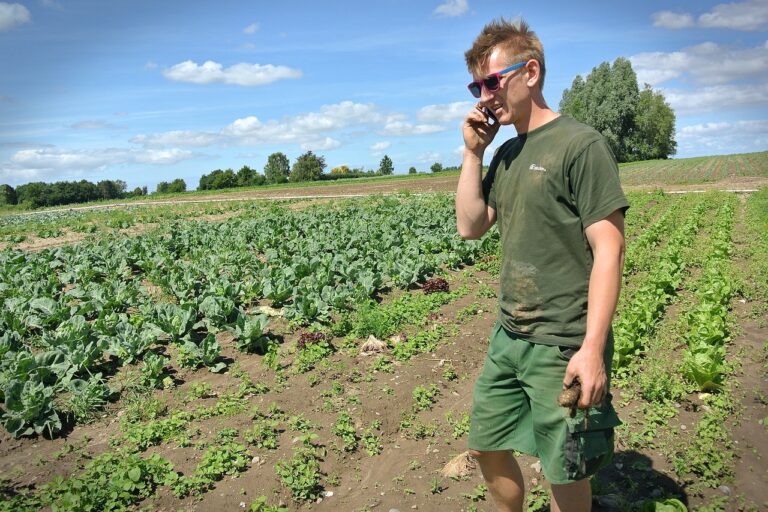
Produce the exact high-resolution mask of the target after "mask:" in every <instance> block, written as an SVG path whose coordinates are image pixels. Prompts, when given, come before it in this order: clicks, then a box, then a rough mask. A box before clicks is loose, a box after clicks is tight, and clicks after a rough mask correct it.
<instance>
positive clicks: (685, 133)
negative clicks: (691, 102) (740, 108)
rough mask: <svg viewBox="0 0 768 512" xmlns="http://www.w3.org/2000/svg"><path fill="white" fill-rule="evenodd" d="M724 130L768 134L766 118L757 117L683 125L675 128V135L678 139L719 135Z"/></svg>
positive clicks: (724, 131)
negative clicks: (746, 119)
mask: <svg viewBox="0 0 768 512" xmlns="http://www.w3.org/2000/svg"><path fill="white" fill-rule="evenodd" d="M726 132H733V133H738V134H744V135H746V134H768V120H765V119H757V120H749V121H736V122H729V121H723V122H719V123H701V124H694V125H691V126H684V127H682V128H680V129H679V130H677V137H678V139H686V138H690V137H699V136H709V135H717V136H721V135H723V134H724V133H726Z"/></svg>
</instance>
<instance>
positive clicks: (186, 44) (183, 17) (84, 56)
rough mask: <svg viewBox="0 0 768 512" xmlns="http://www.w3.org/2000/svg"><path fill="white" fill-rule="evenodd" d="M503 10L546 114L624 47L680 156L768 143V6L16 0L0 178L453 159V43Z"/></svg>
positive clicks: (5, 55)
mask: <svg viewBox="0 0 768 512" xmlns="http://www.w3.org/2000/svg"><path fill="white" fill-rule="evenodd" d="M499 16H504V17H506V18H515V17H518V16H522V17H523V18H525V19H526V20H527V21H528V22H529V23H530V25H531V26H532V28H533V29H534V30H535V31H536V32H537V33H538V34H539V36H540V38H541V39H542V41H543V43H544V49H545V54H546V58H547V80H546V87H545V90H544V94H545V97H546V99H547V102H548V103H549V105H550V106H551V107H552V108H554V109H557V106H558V104H559V102H560V98H561V96H562V92H563V90H564V89H565V88H567V87H569V86H570V85H571V83H572V81H573V79H574V77H575V76H576V75H577V74H581V75H583V76H585V75H586V74H588V73H589V72H590V71H591V69H592V68H593V67H595V66H597V65H599V64H600V63H601V62H603V61H609V62H613V61H614V60H615V59H616V58H617V57H627V58H629V59H630V60H631V61H632V63H633V67H634V69H635V71H636V72H637V74H638V79H639V81H640V83H641V84H642V83H644V82H648V83H651V84H652V85H653V86H654V88H655V89H658V90H661V91H662V92H663V93H664V94H665V96H666V98H667V100H668V101H669V103H670V104H671V106H672V107H673V108H674V109H675V111H676V114H677V127H676V128H677V141H678V154H677V155H676V156H677V157H689V156H698V155H711V154H728V153H740V152H751V151H762V150H766V149H768V32H767V31H766V30H767V29H768V0H746V1H736V2H733V3H723V2H712V1H667V2H656V1H644V2H616V1H593V2H572V1H570V0H569V1H553V2H547V1H537V2H529V1H511V0H505V1H492V0H486V1H482V0H448V1H444V0H431V1H426V0H421V1H419V0H408V1H405V0H386V1H384V0H370V1H367V2H359V1H355V2H351V1H347V0H341V1H331V0H329V1H326V2H318V1H309V0H295V1H292V2H273V1H270V2H264V1H256V0H251V1H248V2H246V1H235V0H219V1H217V2H210V1H208V2H203V1H197V0H188V1H185V2H179V1H166V2H158V1H145V0H131V1H128V0H110V1H96V0H92V1H82V0H80V1H77V0H17V1H15V2H14V1H12V0H11V1H0V69H1V70H2V72H0V183H8V184H11V185H14V186H16V185H19V184H22V183H27V182H30V181H58V180H79V179H88V180H91V181H98V180H101V179H121V180H124V181H126V182H127V183H128V186H129V187H130V188H133V187H137V186H145V185H146V186H148V187H149V189H150V190H153V189H154V187H155V185H156V184H157V183H158V182H159V181H169V180H172V179H175V178H183V179H185V181H186V182H187V186H188V189H194V188H196V187H197V185H198V181H199V178H200V176H201V175H202V174H204V173H208V172H210V171H212V170H214V169H218V168H220V169H226V168H233V169H234V170H237V169H239V168H240V167H241V166H243V165H249V166H251V167H253V168H255V169H257V170H259V171H261V170H262V169H263V167H264V164H265V163H266V160H267V157H268V155H269V154H271V153H273V152H276V151H282V152H283V153H285V154H286V155H287V156H288V157H289V159H290V160H291V162H293V161H295V159H296V158H297V157H298V156H299V155H300V154H302V153H304V152H305V151H307V150H312V151H314V152H315V153H317V154H320V155H322V156H324V157H325V159H326V162H327V164H328V169H330V168H332V167H335V166H338V165H347V166H349V167H353V168H354V167H363V168H366V169H376V168H378V166H379V162H380V160H381V158H382V157H383V155H384V154H387V155H389V156H390V158H392V160H393V162H394V165H395V172H396V173H398V174H399V173H406V172H407V171H408V168H409V167H411V166H414V167H416V168H417V169H418V170H420V171H428V170H429V167H430V165H431V164H432V163H434V162H441V163H442V164H443V165H445V166H448V165H458V164H459V163H460V162H461V147H462V138H461V133H460V123H461V120H462V119H463V116H464V115H465V113H466V112H467V111H468V110H469V108H470V107H471V106H472V101H471V100H472V98H471V96H470V95H469V93H468V92H467V90H466V88H465V85H466V83H467V82H468V81H469V80H470V76H469V74H468V72H467V70H466V67H465V65H464V57H463V56H464V51H465V50H466V49H467V48H469V46H470V45H471V43H472V41H473V40H474V38H475V36H476V35H477V34H478V33H479V31H480V29H481V28H482V26H483V25H484V24H485V23H486V22H488V21H490V20H491V19H493V18H496V17H499ZM514 135H515V131H514V128H512V127H506V128H504V129H503V130H502V132H501V133H500V134H499V136H498V137H497V141H498V142H500V141H502V140H505V139H506V138H509V137H512V136H514Z"/></svg>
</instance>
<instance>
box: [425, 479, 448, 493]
mask: <svg viewBox="0 0 768 512" xmlns="http://www.w3.org/2000/svg"><path fill="white" fill-rule="evenodd" d="M444 490H445V487H443V482H442V480H441V479H440V478H438V477H433V478H432V479H431V480H430V481H429V492H430V493H432V494H440V493H442V492H443V491H444Z"/></svg>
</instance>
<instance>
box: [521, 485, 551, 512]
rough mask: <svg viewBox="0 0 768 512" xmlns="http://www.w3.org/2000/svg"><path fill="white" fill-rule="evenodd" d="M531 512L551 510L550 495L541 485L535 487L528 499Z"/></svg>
mask: <svg viewBox="0 0 768 512" xmlns="http://www.w3.org/2000/svg"><path fill="white" fill-rule="evenodd" d="M526 504H527V510H528V511H529V512H546V511H547V510H549V494H548V493H547V491H546V489H544V488H543V487H542V486H541V485H534V486H533V487H532V488H531V490H530V492H529V493H528V496H527V497H526Z"/></svg>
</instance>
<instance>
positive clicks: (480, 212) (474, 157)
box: [456, 149, 490, 239]
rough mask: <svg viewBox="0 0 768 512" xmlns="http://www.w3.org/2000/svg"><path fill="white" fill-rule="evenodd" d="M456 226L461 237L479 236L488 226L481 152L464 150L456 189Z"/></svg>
mask: <svg viewBox="0 0 768 512" xmlns="http://www.w3.org/2000/svg"><path fill="white" fill-rule="evenodd" d="M456 227H457V228H458V231H459V235H460V236H461V237H462V238H468V239H475V238H480V237H481V236H483V234H484V233H485V232H486V231H487V230H488V228H489V227H490V223H489V218H488V205H487V204H486V203H485V199H484V198H483V154H482V153H480V154H479V155H478V154H477V153H475V152H472V151H470V150H468V149H465V150H464V160H463V162H462V165H461V175H460V176H459V185H458V188H457V189H456Z"/></svg>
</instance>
